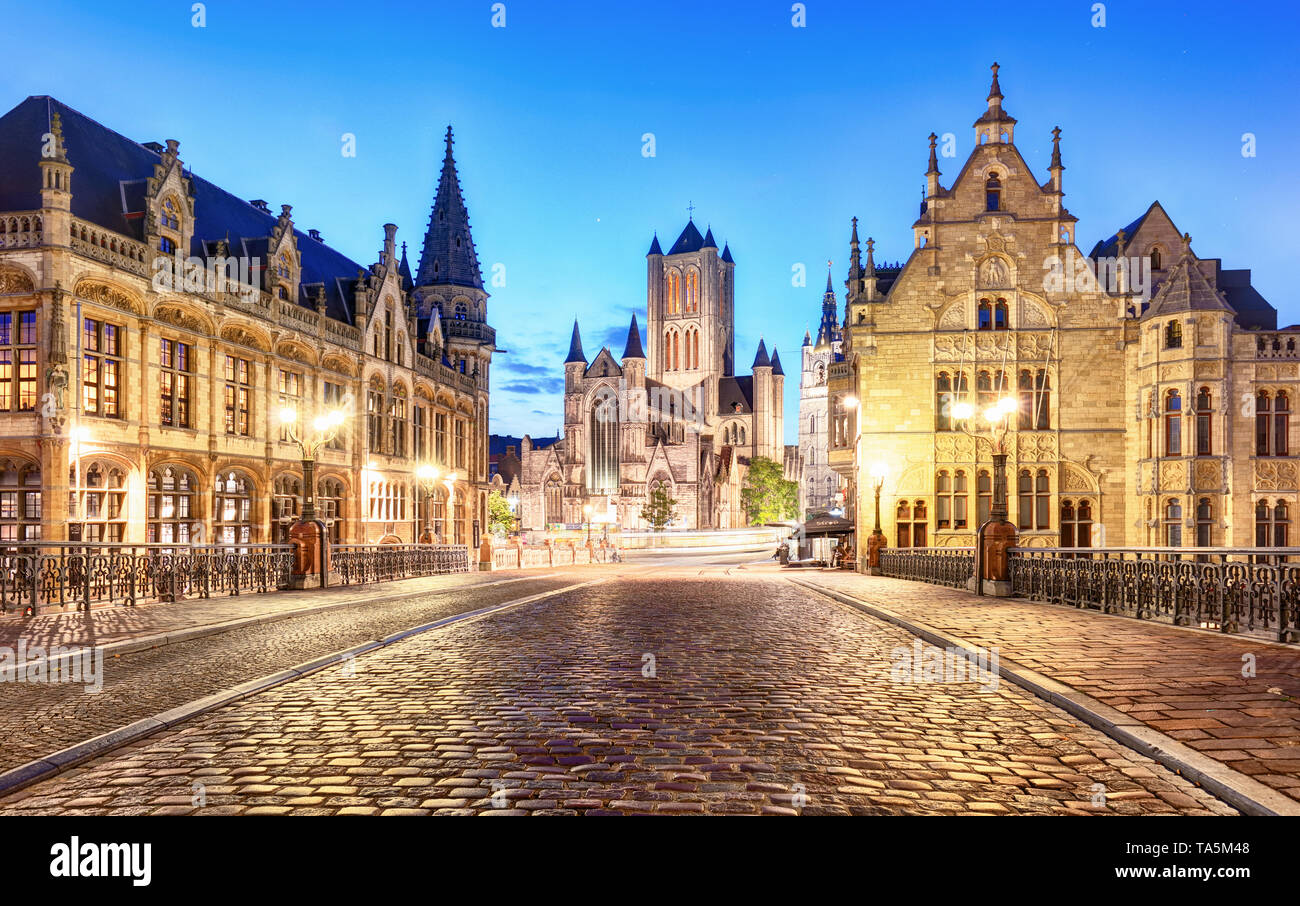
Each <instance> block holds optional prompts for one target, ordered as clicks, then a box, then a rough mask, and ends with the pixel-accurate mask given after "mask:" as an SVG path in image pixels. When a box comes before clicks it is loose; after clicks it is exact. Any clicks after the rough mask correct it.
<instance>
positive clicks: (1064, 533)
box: [1061, 500, 1092, 547]
mask: <svg viewBox="0 0 1300 906" xmlns="http://www.w3.org/2000/svg"><path fill="white" fill-rule="evenodd" d="M1061 547H1092V504H1091V503H1090V502H1089V501H1087V500H1080V501H1079V502H1078V505H1077V506H1076V505H1075V502H1074V501H1073V500H1062V501H1061Z"/></svg>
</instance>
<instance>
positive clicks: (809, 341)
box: [803, 327, 812, 346]
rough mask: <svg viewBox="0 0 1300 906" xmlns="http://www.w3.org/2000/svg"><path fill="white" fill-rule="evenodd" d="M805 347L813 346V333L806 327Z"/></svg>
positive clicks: (804, 334) (804, 333) (804, 335)
mask: <svg viewBox="0 0 1300 906" xmlns="http://www.w3.org/2000/svg"><path fill="white" fill-rule="evenodd" d="M803 345H805V346H811V345H812V331H811V330H809V329H808V328H806V327H805V328H804V331H803Z"/></svg>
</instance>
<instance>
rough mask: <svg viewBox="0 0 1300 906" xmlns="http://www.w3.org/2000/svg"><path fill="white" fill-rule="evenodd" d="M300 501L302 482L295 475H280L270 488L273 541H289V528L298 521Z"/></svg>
mask: <svg viewBox="0 0 1300 906" xmlns="http://www.w3.org/2000/svg"><path fill="white" fill-rule="evenodd" d="M300 499H302V481H301V479H299V478H298V476H297V475H289V474H286V475H281V476H279V477H278V478H276V479H275V482H274V483H273V484H272V488H271V519H272V521H273V522H275V526H274V528H275V535H276V538H275V540H276V541H277V542H279V543H281V544H284V543H287V542H288V540H289V526H291V525H292V524H293V523H294V522H296V521H297V520H298V501H299V500H300Z"/></svg>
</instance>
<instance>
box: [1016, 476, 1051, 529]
mask: <svg viewBox="0 0 1300 906" xmlns="http://www.w3.org/2000/svg"><path fill="white" fill-rule="evenodd" d="M1016 498H1017V500H1016V502H1017V508H1016V509H1017V516H1018V517H1019V521H1018V525H1019V527H1020V528H1022V529H1029V530H1031V531H1042V530H1043V529H1046V528H1048V527H1049V525H1050V515H1049V507H1050V504H1051V481H1050V479H1049V478H1048V476H1047V470H1046V469H1039V470H1038V472H1037V473H1036V474H1035V473H1033V472H1031V471H1030V470H1029V469H1021V470H1020V474H1019V476H1018V477H1017V479H1016Z"/></svg>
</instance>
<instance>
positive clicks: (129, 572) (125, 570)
mask: <svg viewBox="0 0 1300 906" xmlns="http://www.w3.org/2000/svg"><path fill="white" fill-rule="evenodd" d="M292 568H293V547H292V546H291V545H288V544H239V545H228V544H196V545H186V546H179V545H174V544H110V543H83V542H75V541H43V542H31V543H23V544H11V545H5V546H3V547H0V613H8V612H10V611H21V612H22V613H24V614H27V615H35V614H37V613H39V612H40V611H41V609H42V608H45V607H62V608H64V609H67V608H69V607H73V608H76V609H77V610H89V609H90V608H91V607H93V606H108V605H127V606H129V605H134V604H140V603H146V602H149V601H179V600H181V599H183V598H209V597H211V596H212V595H214V594H223V593H224V594H228V595H238V594H240V593H241V592H246V591H247V592H265V591H274V590H276V589H278V588H284V587H286V586H287V585H288V582H289V572H290V570H291V569H292Z"/></svg>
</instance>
